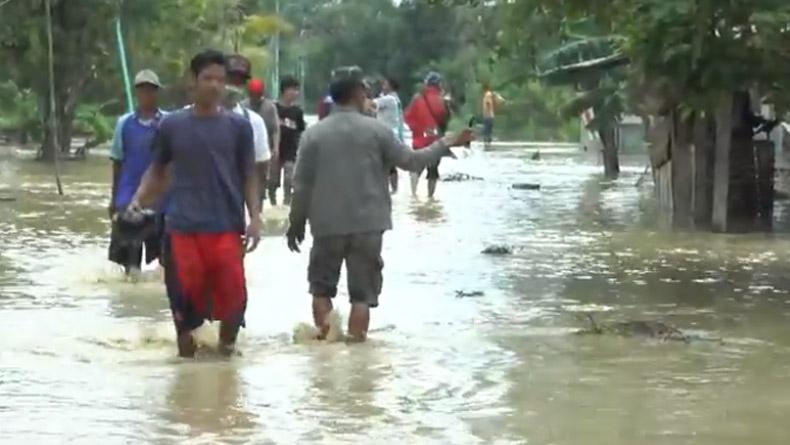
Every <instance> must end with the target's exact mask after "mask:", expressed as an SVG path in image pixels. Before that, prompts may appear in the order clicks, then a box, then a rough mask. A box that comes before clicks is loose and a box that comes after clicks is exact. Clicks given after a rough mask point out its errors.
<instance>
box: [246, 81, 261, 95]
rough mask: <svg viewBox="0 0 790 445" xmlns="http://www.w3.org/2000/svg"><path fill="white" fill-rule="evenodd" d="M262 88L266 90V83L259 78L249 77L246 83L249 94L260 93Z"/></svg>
mask: <svg viewBox="0 0 790 445" xmlns="http://www.w3.org/2000/svg"><path fill="white" fill-rule="evenodd" d="M264 90H266V85H264V84H263V81H262V80H261V79H250V81H249V83H247V91H249V92H250V94H251V95H256V96H258V95H262V94H263V92H264Z"/></svg>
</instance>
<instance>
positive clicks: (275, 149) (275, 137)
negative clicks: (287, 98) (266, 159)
mask: <svg viewBox="0 0 790 445" xmlns="http://www.w3.org/2000/svg"><path fill="white" fill-rule="evenodd" d="M272 109H273V110H272V114H273V115H274V122H275V125H274V129H273V131H272V147H271V149H272V161H273V162H274V161H277V160H278V159H280V115H279V114H278V113H277V107H276V106H274V104H272Z"/></svg>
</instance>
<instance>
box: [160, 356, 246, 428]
mask: <svg viewBox="0 0 790 445" xmlns="http://www.w3.org/2000/svg"><path fill="white" fill-rule="evenodd" d="M237 366H238V364H237V363H206V362H203V363H201V362H197V363H180V364H178V365H176V366H175V367H174V368H175V371H176V372H175V373H174V374H173V375H172V377H171V378H170V383H169V385H168V389H167V392H166V395H165V400H164V402H163V407H162V408H161V411H160V412H159V416H160V417H161V422H159V423H160V427H161V429H162V433H163V435H164V436H165V437H168V436H169V437H170V438H172V440H174V441H182V440H188V439H196V438H199V439H203V440H207V442H206V443H211V442H212V441H215V440H217V439H219V438H224V437H228V436H230V437H238V438H240V439H241V438H250V437H252V436H253V433H254V431H255V429H256V427H257V425H256V416H255V414H253V413H251V412H249V411H248V410H247V406H246V403H245V388H244V382H243V381H241V377H240V376H239V371H238V369H237ZM239 443H244V441H243V440H241V441H239Z"/></svg>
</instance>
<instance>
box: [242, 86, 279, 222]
mask: <svg viewBox="0 0 790 445" xmlns="http://www.w3.org/2000/svg"><path fill="white" fill-rule="evenodd" d="M247 91H248V94H249V98H248V99H247V100H245V101H244V102H242V106H245V107H247V108H249V109H251V110H254V111H255V112H256V113H258V114H260V115H261V117H262V118H263V122H264V124H266V133H267V134H268V135H269V148H270V151H271V158H270V159H269V160H268V161H267V162H264V163H263V164H262V166H261V168H260V169H259V170H258V180H259V185H258V191H260V193H261V208H262V207H263V202H264V201H265V200H266V192H267V191H268V190H269V176H270V174H269V172H270V171H271V169H274V168H279V165H280V164H279V163H280V117H279V116H278V115H277V105H276V104H275V103H274V101H273V100H271V99H269V98H268V97H266V85H265V84H264V83H263V81H262V80H260V79H251V80H250V81H249V83H248V84H247Z"/></svg>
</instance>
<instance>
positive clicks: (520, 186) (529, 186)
mask: <svg viewBox="0 0 790 445" xmlns="http://www.w3.org/2000/svg"><path fill="white" fill-rule="evenodd" d="M513 190H540V184H534V183H531V182H517V183H515V184H513Z"/></svg>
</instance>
